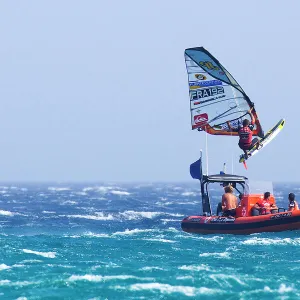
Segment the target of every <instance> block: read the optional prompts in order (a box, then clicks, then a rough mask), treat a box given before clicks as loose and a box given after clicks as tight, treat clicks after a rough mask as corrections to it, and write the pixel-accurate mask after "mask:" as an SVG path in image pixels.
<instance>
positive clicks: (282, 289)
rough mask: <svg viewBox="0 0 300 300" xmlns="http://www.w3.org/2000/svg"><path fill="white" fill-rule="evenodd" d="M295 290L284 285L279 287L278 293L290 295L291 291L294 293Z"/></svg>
mask: <svg viewBox="0 0 300 300" xmlns="http://www.w3.org/2000/svg"><path fill="white" fill-rule="evenodd" d="M293 290H294V289H293V288H292V287H290V286H286V285H285V284H284V283H282V284H281V285H280V286H279V289H278V293H279V294H284V293H289V292H291V291H293Z"/></svg>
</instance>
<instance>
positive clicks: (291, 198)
mask: <svg viewBox="0 0 300 300" xmlns="http://www.w3.org/2000/svg"><path fill="white" fill-rule="evenodd" d="M298 209H299V207H298V203H297V201H296V200H295V194H294V193H289V208H288V211H293V210H298Z"/></svg>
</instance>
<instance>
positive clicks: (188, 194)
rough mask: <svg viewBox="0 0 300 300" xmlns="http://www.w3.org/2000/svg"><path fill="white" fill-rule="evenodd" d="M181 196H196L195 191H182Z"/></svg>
mask: <svg viewBox="0 0 300 300" xmlns="http://www.w3.org/2000/svg"><path fill="white" fill-rule="evenodd" d="M181 196H192V197H196V196H197V193H195V192H184V193H181Z"/></svg>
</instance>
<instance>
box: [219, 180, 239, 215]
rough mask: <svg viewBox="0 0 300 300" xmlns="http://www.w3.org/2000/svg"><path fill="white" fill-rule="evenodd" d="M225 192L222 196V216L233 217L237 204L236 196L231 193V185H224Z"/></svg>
mask: <svg viewBox="0 0 300 300" xmlns="http://www.w3.org/2000/svg"><path fill="white" fill-rule="evenodd" d="M224 191H225V193H224V194H223V196H222V211H223V216H224V217H235V214H236V208H237V206H238V201H237V197H236V196H235V195H234V194H233V187H232V186H231V185H227V186H225V187H224Z"/></svg>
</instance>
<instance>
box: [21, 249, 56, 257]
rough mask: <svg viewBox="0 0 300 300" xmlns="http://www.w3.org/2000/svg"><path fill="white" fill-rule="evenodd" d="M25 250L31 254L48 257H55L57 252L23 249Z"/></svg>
mask: <svg viewBox="0 0 300 300" xmlns="http://www.w3.org/2000/svg"><path fill="white" fill-rule="evenodd" d="M23 252H25V253H29V254H35V255H40V256H43V257H47V258H55V255H56V252H39V251H33V250H28V249H23Z"/></svg>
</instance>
